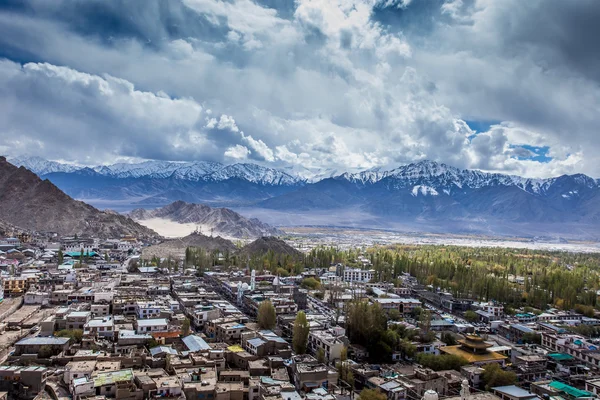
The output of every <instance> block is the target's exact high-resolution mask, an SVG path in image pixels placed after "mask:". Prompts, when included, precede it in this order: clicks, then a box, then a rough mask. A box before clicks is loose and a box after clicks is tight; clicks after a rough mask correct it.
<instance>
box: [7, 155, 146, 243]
mask: <svg viewBox="0 0 600 400" xmlns="http://www.w3.org/2000/svg"><path fill="white" fill-rule="evenodd" d="M0 219H2V220H4V221H6V222H7V223H9V224H13V225H17V226H19V227H21V228H23V229H28V230H32V231H49V232H58V233H59V234H62V235H74V234H78V235H81V234H89V235H94V236H98V237H118V236H120V235H134V236H136V237H148V238H149V237H156V236H158V235H157V233H156V232H154V231H153V230H151V229H148V228H146V227H144V226H142V225H140V224H138V223H137V222H135V221H133V220H132V219H131V218H128V217H125V216H123V215H119V214H116V213H108V212H103V211H100V210H98V209H96V208H94V207H92V206H90V205H89V204H86V203H83V202H81V201H77V200H74V199H72V198H71V197H69V196H68V195H66V194H65V193H64V192H62V191H61V190H60V189H59V188H57V187H56V186H54V184H52V183H51V182H50V181H48V180H41V179H40V178H39V177H38V176H37V175H36V174H34V173H33V172H31V171H29V170H27V169H26V168H24V167H19V168H17V167H15V166H14V165H12V164H10V163H9V162H7V161H6V158H4V157H0Z"/></svg>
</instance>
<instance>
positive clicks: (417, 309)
mask: <svg viewBox="0 0 600 400" xmlns="http://www.w3.org/2000/svg"><path fill="white" fill-rule="evenodd" d="M421 313H423V309H422V308H421V307H415V308H413V309H412V311H411V312H410V316H411V317H413V318H414V319H417V318H419V317H420V316H421Z"/></svg>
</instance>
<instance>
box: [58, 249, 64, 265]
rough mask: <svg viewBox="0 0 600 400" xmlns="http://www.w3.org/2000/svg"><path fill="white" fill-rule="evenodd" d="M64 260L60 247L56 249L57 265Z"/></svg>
mask: <svg viewBox="0 0 600 400" xmlns="http://www.w3.org/2000/svg"><path fill="white" fill-rule="evenodd" d="M64 261H65V256H64V255H63V252H62V250H61V249H58V265H61V264H62V263H63V262H64Z"/></svg>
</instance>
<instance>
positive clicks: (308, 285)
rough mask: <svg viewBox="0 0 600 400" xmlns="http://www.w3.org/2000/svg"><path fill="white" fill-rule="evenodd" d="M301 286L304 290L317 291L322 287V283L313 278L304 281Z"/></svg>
mask: <svg viewBox="0 0 600 400" xmlns="http://www.w3.org/2000/svg"><path fill="white" fill-rule="evenodd" d="M300 286H302V287H303V288H304V289H309V290H317V289H319V288H320V287H321V282H319V281H318V280H316V279H315V278H312V277H311V278H306V279H303V280H302V283H301V284H300Z"/></svg>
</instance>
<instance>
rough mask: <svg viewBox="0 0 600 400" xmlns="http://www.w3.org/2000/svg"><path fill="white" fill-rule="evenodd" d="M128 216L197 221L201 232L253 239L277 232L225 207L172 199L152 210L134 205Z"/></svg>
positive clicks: (179, 221) (135, 218)
mask: <svg viewBox="0 0 600 400" xmlns="http://www.w3.org/2000/svg"><path fill="white" fill-rule="evenodd" d="M129 215H130V216H131V218H133V219H134V220H136V221H139V222H141V223H142V224H143V223H144V221H146V220H149V219H153V218H161V219H167V220H169V221H173V222H177V223H180V224H189V223H193V224H197V225H199V226H200V227H201V228H202V231H204V232H212V233H213V234H214V235H220V236H226V237H232V238H240V239H242V238H257V237H261V236H271V235H279V234H281V232H280V231H279V230H278V229H276V228H274V227H272V226H270V225H267V224H265V223H263V222H261V221H259V220H258V219H255V218H252V219H248V218H245V217H244V216H242V215H240V214H238V213H236V212H235V211H233V210H230V209H228V208H212V207H209V206H206V205H204V204H195V203H186V202H184V201H176V202H174V203H171V204H169V205H167V206H164V207H161V208H157V209H155V210H145V209H143V208H138V209H135V210H133V211H132V212H131V213H130V214H129Z"/></svg>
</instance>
